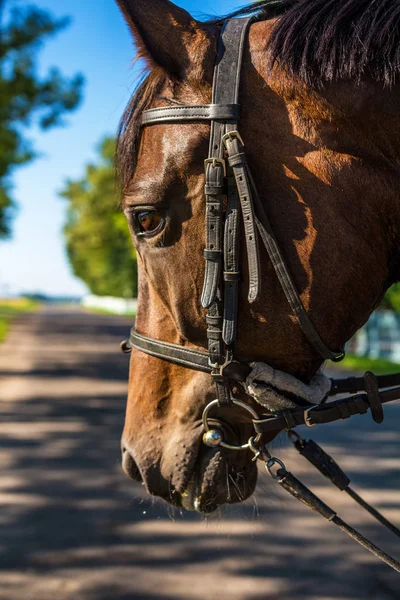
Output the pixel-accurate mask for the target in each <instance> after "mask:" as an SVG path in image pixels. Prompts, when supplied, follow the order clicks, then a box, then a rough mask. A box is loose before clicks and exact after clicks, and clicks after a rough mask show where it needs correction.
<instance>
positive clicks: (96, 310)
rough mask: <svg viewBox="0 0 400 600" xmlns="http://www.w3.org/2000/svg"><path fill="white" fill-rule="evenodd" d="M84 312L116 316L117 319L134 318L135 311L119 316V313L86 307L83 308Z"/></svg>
mask: <svg viewBox="0 0 400 600" xmlns="http://www.w3.org/2000/svg"><path fill="white" fill-rule="evenodd" d="M84 310H85V311H86V312H90V313H94V314H96V315H116V316H118V317H133V318H136V311H133V312H126V313H123V314H121V313H118V312H115V311H113V310H107V309H106V308H92V307H88V306H85V307H84Z"/></svg>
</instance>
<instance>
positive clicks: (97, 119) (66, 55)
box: [0, 0, 246, 296]
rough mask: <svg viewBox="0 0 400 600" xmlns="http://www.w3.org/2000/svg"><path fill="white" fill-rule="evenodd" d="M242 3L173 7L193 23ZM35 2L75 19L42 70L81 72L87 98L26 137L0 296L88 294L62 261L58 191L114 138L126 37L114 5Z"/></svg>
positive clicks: (0, 270)
mask: <svg viewBox="0 0 400 600" xmlns="http://www.w3.org/2000/svg"><path fill="white" fill-rule="evenodd" d="M148 1H149V7H151V0H148ZM245 3H246V2H243V1H242V2H241V1H238V0H213V1H211V0H203V2H202V3H201V5H200V6H201V11H200V10H199V3H198V2H195V1H194V0H190V1H189V0H188V1H180V2H177V4H179V5H180V6H182V7H184V8H186V9H187V10H189V11H190V12H191V13H192V14H193V15H194V16H195V17H198V18H200V17H201V16H202V15H204V14H206V15H222V14H225V13H227V12H229V11H231V10H233V9H234V8H238V7H240V6H242V5H243V4H245ZM35 4H36V5H38V6H39V7H41V8H46V9H49V10H50V11H51V12H52V13H53V14H54V15H55V16H64V15H69V16H71V17H72V24H71V25H70V27H69V28H68V29H66V30H64V31H63V32H61V33H60V34H59V35H58V36H57V37H55V38H53V39H51V40H49V41H48V42H47V43H46V45H45V46H44V47H43V49H42V52H41V54H40V69H41V71H42V72H45V71H46V70H47V68H48V67H50V66H52V65H56V66H58V67H60V69H61V70H62V72H63V73H65V74H66V75H73V74H74V73H76V72H77V71H81V72H82V73H83V74H84V75H85V77H86V87H85V97H84V101H83V104H82V105H81V107H80V108H79V110H78V111H77V112H75V113H73V114H72V115H70V116H68V117H67V123H66V126H65V127H64V128H58V129H55V130H52V131H50V132H48V133H43V132H41V131H37V130H35V129H32V130H31V131H30V132H29V136H30V138H31V139H32V140H33V141H34V145H35V147H36V149H37V150H38V151H39V152H40V155H41V156H40V158H39V159H37V160H36V161H34V162H33V163H32V164H30V165H29V166H27V167H24V168H21V169H19V170H17V171H16V172H15V176H14V183H15V189H14V196H15V199H16V201H17V202H18V206H19V211H18V214H17V217H16V219H15V221H14V226H13V237H12V240H11V241H8V242H1V243H0V296H1V295H2V294H4V293H5V292H7V291H10V292H13V293H19V292H20V291H40V292H45V293H48V294H67V295H71V294H74V295H75V294H82V293H85V291H86V288H85V286H84V284H83V283H82V282H81V281H80V280H78V279H77V278H75V277H74V276H73V275H72V272H71V269H70V266H69V264H68V260H67V258H66V254H65V250H64V243H63V237H62V226H63V223H64V218H65V201H63V200H62V199H61V198H60V197H59V196H58V191H59V190H60V189H61V188H62V187H63V184H64V182H65V180H66V179H68V178H78V177H80V176H81V174H82V173H83V170H84V165H85V164H86V163H87V162H88V161H91V160H93V159H94V158H95V156H96V146H97V144H98V143H99V141H100V140H101V139H102V137H103V136H104V135H106V134H114V133H115V131H116V129H117V125H118V121H119V118H120V116H121V114H122V112H123V110H124V107H125V105H126V104H127V102H128V99H129V97H130V95H131V93H132V91H133V89H134V87H135V83H136V77H137V73H136V72H135V70H134V69H131V62H132V58H133V55H134V50H133V47H132V42H131V38H130V36H129V33H128V30H127V28H126V26H125V23H124V21H123V20H122V17H121V15H120V13H119V11H118V9H117V7H116V4H115V2H114V0H36V1H35Z"/></svg>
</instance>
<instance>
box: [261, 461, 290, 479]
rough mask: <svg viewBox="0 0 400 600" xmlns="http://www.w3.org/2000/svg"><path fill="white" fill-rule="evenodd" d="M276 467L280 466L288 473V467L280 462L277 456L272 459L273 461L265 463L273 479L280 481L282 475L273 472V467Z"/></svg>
mask: <svg viewBox="0 0 400 600" xmlns="http://www.w3.org/2000/svg"><path fill="white" fill-rule="evenodd" d="M275 465H279V466H280V467H281V469H285V471H286V467H285V464H284V463H283V462H282V461H281V460H279V458H276V457H275V456H274V457H273V458H271V460H269V461H268V462H267V463H265V468H266V469H267V471H268V473H269V474H270V475H271V477H272V478H273V479H280V478H281V477H280V475H278V474H277V473H273V471H272V467H273V466H275Z"/></svg>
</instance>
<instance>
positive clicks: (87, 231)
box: [61, 138, 137, 297]
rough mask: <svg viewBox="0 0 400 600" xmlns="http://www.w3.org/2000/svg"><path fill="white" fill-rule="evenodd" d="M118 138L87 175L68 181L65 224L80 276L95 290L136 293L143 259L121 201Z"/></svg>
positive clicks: (106, 144)
mask: <svg viewBox="0 0 400 600" xmlns="http://www.w3.org/2000/svg"><path fill="white" fill-rule="evenodd" d="M114 152H115V140H114V139H111V138H106V139H105V140H104V141H103V142H102V144H101V145H100V147H99V154H100V161H99V163H98V164H97V165H87V167H86V174H85V177H84V178H83V179H81V180H79V181H68V182H67V184H66V187H65V189H64V190H63V191H62V192H61V196H63V197H64V198H66V199H67V200H68V202H69V205H68V212H67V223H66V225H65V228H64V233H65V238H66V242H67V251H68V256H69V259H70V262H71V265H72V267H73V270H74V273H75V275H77V276H78V277H79V278H80V279H82V280H83V281H84V282H85V283H86V285H87V286H88V287H89V289H90V291H91V292H92V293H93V294H97V295H99V296H123V297H133V296H136V294H137V262H136V254H135V250H134V247H133V245H132V240H131V236H130V233H129V230H128V226H127V223H126V219H125V216H124V214H123V213H122V211H121V208H120V206H119V205H118V202H117V200H116V186H115V171H114Z"/></svg>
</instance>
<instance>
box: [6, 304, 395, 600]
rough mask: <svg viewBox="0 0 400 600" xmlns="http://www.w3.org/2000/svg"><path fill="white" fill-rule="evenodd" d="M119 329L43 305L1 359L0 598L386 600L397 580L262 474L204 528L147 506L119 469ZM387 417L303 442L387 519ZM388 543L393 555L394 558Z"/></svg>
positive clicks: (298, 468) (308, 477) (336, 496)
mask: <svg viewBox="0 0 400 600" xmlns="http://www.w3.org/2000/svg"><path fill="white" fill-rule="evenodd" d="M128 325H129V323H128V322H127V321H126V320H124V319H121V318H118V317H108V316H97V315H92V314H87V313H83V312H80V311H78V310H73V309H70V308H46V309H45V310H43V311H42V312H40V313H38V314H36V315H33V316H29V317H23V318H21V319H20V320H19V321H18V322H16V323H15V324H14V327H13V329H12V332H11V335H10V337H9V338H8V341H7V342H6V344H4V345H3V346H2V347H1V348H0V399H1V405H0V406H1V412H2V419H1V423H0V434H1V435H0V464H1V471H0V504H1V512H0V599H1V600H17V599H18V600H20V599H21V598H24V599H27V600H50V599H51V600H67V599H68V600H72V599H73V600H128V599H133V598H134V599H136V598H139V599H141V600H142V599H143V600H145V599H159V600H161V599H162V600H172V599H185V600H186V599H188V600H192V599H193V600H197V599H203V598H207V599H211V600H213V599H218V600H221V599H222V600H225V599H226V600H258V599H259V600H261V599H262V600H275V599H276V600H277V599H279V600H289V599H290V600H337V599H341V600H346V599H349V600H350V599H355V598H357V599H363V600H366V599H374V600H386V599H388V600H389V599H394V598H397V599H398V598H399V597H400V576H398V575H396V574H395V573H392V572H391V571H390V570H389V569H388V568H387V567H386V566H384V565H382V564H380V563H377V562H376V561H375V559H373V558H370V557H369V555H368V554H366V553H364V551H363V550H362V549H359V548H358V547H357V546H356V545H355V544H354V543H353V542H352V541H350V540H348V539H347V538H346V537H345V536H344V535H343V534H341V533H340V532H337V531H336V530H335V529H334V527H333V525H330V524H328V523H325V522H324V521H322V520H321V519H320V518H319V517H317V516H314V515H313V514H312V513H311V514H310V513H309V512H307V510H306V509H305V508H303V507H302V506H300V505H299V506H298V505H297V503H296V502H295V501H294V500H292V499H291V498H287V497H286V496H284V495H283V492H281V491H280V490H278V489H277V488H276V486H275V484H274V482H272V481H270V480H269V479H267V477H264V476H263V475H262V485H260V488H259V491H258V494H257V497H256V499H255V500H251V501H248V503H247V504H246V506H244V507H234V508H231V509H229V510H227V511H224V512H223V514H222V515H219V516H217V517H213V518H210V519H208V520H206V521H205V520H203V519H202V518H199V517H198V516H197V515H190V514H189V515H187V514H185V515H183V514H180V513H179V512H173V511H172V510H171V509H169V508H167V507H165V506H164V505H161V504H159V503H157V502H154V503H153V502H151V501H149V500H148V499H146V498H145V497H144V495H143V492H142V487H141V486H139V485H134V484H132V483H131V482H129V481H128V480H126V479H125V477H124V475H123V474H122V472H121V470H120V466H119V437H120V432H121V428H122V423H123V418H124V405H125V395H126V379H127V360H126V357H124V356H123V355H120V354H119V353H118V343H119V341H120V340H121V339H122V338H123V337H124V335H125V333H126V331H127V327H128ZM399 430H400V407H399V406H391V407H390V408H388V409H387V417H386V422H385V424H384V425H383V426H381V427H378V426H374V425H373V424H372V422H371V421H370V420H369V419H368V418H367V417H360V418H358V420H357V419H356V420H355V421H353V423H352V425H350V423H345V424H344V425H342V426H340V427H338V426H337V425H334V426H332V427H326V428H325V429H323V430H320V431H317V430H316V429H315V430H313V433H314V432H315V434H314V437H315V438H317V439H319V440H324V441H325V445H326V447H327V448H328V450H330V451H332V452H333V454H334V455H335V456H336V457H337V458H338V459H340V461H341V462H342V463H343V466H344V467H345V468H346V469H348V470H349V471H350V473H351V475H352V476H353V481H354V485H355V486H356V485H357V486H358V488H362V489H364V490H365V496H366V498H367V499H368V500H371V501H373V502H375V503H376V504H377V505H378V506H379V507H380V508H381V509H382V510H384V512H385V513H386V514H387V515H388V516H389V517H390V518H392V519H394V520H395V521H397V522H398V523H399V522H400V495H399V487H400V452H399V450H400V445H399ZM275 450H276V452H279V455H280V456H281V457H283V458H284V459H285V460H286V461H287V464H288V466H289V467H290V468H291V469H292V470H293V471H295V472H296V473H297V474H300V475H301V476H302V477H303V478H304V479H305V481H306V482H307V483H309V484H313V485H314V489H316V490H317V492H318V493H320V494H321V496H322V497H323V498H324V499H325V500H326V501H328V502H330V503H332V504H334V506H335V507H338V509H339V511H340V513H341V515H342V516H344V517H346V518H347V519H348V520H349V521H350V523H352V524H354V525H356V526H359V527H360V528H361V529H362V531H363V532H364V533H366V534H367V535H370V536H371V537H372V538H373V539H374V540H375V541H377V542H378V543H381V544H382V545H383V546H384V547H385V548H386V549H387V550H388V551H391V552H393V553H395V554H396V553H397V556H398V557H399V556H400V544H399V543H398V540H396V539H393V538H392V537H391V534H390V533H387V534H386V533H383V532H382V530H381V529H379V527H378V526H375V525H374V523H373V521H371V519H370V518H369V517H367V516H361V514H360V513H359V511H358V510H357V509H354V508H353V507H352V505H351V502H350V501H349V500H347V497H346V496H345V495H344V494H342V493H341V492H339V491H335V490H333V491H331V490H330V489H329V488H328V487H327V486H326V485H325V483H324V480H322V479H321V478H320V477H318V476H317V475H315V474H313V473H311V472H310V470H309V469H308V467H307V465H306V464H305V463H304V462H303V459H301V458H297V456H295V454H294V453H293V451H291V450H289V449H287V448H286V442H285V441H284V440H281V441H278V442H277V443H276V445H275ZM396 546H397V547H396Z"/></svg>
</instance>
